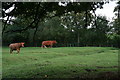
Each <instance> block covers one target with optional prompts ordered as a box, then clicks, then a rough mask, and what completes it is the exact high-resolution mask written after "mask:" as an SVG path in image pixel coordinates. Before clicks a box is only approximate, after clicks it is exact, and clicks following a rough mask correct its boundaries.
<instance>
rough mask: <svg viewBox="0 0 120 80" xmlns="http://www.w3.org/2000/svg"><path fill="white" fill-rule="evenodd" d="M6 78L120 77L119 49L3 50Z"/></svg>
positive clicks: (34, 48)
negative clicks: (18, 51) (119, 71)
mask: <svg viewBox="0 0 120 80" xmlns="http://www.w3.org/2000/svg"><path fill="white" fill-rule="evenodd" d="M2 59H3V62H2V63H3V69H2V70H3V78H99V77H105V78H106V77H117V72H118V49H116V48H111V47H60V48H47V49H43V48H40V47H24V48H21V52H20V54H16V52H15V51H14V53H13V54H9V48H7V47H6V48H5V47H4V48H3V57H2Z"/></svg>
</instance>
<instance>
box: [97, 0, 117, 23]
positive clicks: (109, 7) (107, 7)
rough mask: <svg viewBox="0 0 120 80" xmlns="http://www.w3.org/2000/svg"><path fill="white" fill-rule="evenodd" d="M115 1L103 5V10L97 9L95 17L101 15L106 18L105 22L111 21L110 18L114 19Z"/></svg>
mask: <svg viewBox="0 0 120 80" xmlns="http://www.w3.org/2000/svg"><path fill="white" fill-rule="evenodd" d="M116 2H117V1H111V2H110V3H106V4H104V5H103V9H97V10H96V12H95V13H96V15H97V16H98V15H103V16H106V17H107V20H109V21H112V18H113V17H115V13H113V11H114V8H115V6H117V4H116Z"/></svg>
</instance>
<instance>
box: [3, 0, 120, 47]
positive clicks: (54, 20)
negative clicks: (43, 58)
mask: <svg viewBox="0 0 120 80" xmlns="http://www.w3.org/2000/svg"><path fill="white" fill-rule="evenodd" d="M62 4H64V6H61V5H59V2H27V3H26V2H19V3H18V2H4V3H2V7H3V9H2V13H3V16H2V17H3V18H4V17H7V20H4V19H3V20H2V21H3V30H2V39H3V46H6V45H8V44H10V43H15V42H25V43H26V44H25V45H26V46H41V43H42V41H44V40H56V41H57V42H58V44H56V45H55V46H56V47H59V46H63V47H64V46H71V47H72V46H114V47H120V44H119V43H120V26H119V25H120V18H119V14H116V16H117V18H116V19H114V20H113V21H112V22H110V21H108V20H107V19H106V16H101V15H99V16H96V14H95V11H96V9H98V8H103V5H104V4H109V3H107V2H105V1H103V2H66V3H62ZM65 4H66V5H65ZM117 4H118V5H120V1H118V2H117ZM13 5H14V9H13V10H12V11H11V12H9V13H6V12H5V11H6V10H7V9H9V8H10V7H11V6H13ZM33 6H34V7H33ZM115 12H116V13H119V6H116V8H115ZM12 17H15V19H12Z"/></svg>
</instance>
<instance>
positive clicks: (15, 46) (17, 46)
mask: <svg viewBox="0 0 120 80" xmlns="http://www.w3.org/2000/svg"><path fill="white" fill-rule="evenodd" d="M24 44H25V43H24V42H21V43H12V44H10V45H9V48H10V53H12V52H13V50H17V53H19V52H20V48H21V47H24Z"/></svg>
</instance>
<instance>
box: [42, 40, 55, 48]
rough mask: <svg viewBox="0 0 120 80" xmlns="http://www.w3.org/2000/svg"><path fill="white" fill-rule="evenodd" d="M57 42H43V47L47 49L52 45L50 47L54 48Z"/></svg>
mask: <svg viewBox="0 0 120 80" xmlns="http://www.w3.org/2000/svg"><path fill="white" fill-rule="evenodd" d="M56 43H57V42H56V41H55V40H54V41H43V42H42V46H41V47H43V48H44V47H45V48H47V47H46V45H50V47H52V46H53V44H56Z"/></svg>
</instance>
